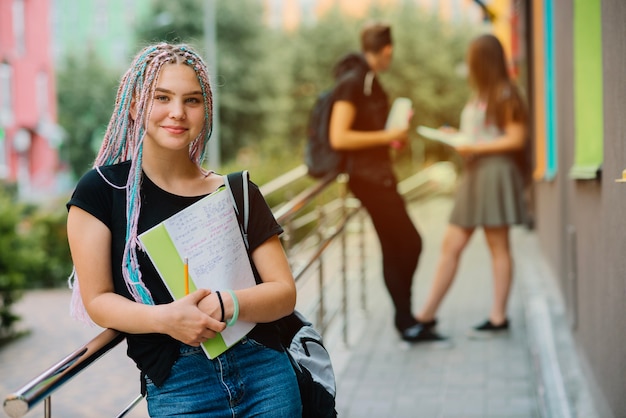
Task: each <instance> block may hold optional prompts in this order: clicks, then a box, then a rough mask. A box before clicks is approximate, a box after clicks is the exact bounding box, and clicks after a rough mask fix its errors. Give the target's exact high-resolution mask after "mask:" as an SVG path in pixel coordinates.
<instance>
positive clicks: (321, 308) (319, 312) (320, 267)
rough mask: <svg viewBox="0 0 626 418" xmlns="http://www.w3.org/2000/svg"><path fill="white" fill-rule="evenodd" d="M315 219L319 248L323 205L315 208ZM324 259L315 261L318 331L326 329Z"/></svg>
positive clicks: (322, 236) (320, 245) (321, 241)
mask: <svg viewBox="0 0 626 418" xmlns="http://www.w3.org/2000/svg"><path fill="white" fill-rule="evenodd" d="M316 210H317V219H318V225H319V227H318V228H317V242H318V243H319V247H320V248H321V247H322V246H323V245H324V238H325V237H324V234H325V233H324V228H323V225H324V218H325V216H326V214H325V213H324V206H323V205H318V206H317V208H316ZM323 260H324V257H323V256H322V257H320V258H319V259H318V260H317V263H318V264H317V266H318V269H317V280H318V286H319V292H320V298H319V301H320V305H319V309H318V310H317V323H318V326H319V328H320V329H322V330H324V329H326V325H325V324H324V316H325V315H326V313H325V308H326V307H325V306H324V261H323Z"/></svg>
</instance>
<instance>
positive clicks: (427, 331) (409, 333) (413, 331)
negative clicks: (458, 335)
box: [400, 323, 447, 343]
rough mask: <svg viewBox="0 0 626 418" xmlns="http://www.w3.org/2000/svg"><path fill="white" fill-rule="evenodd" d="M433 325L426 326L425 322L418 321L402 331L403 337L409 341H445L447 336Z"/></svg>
mask: <svg viewBox="0 0 626 418" xmlns="http://www.w3.org/2000/svg"><path fill="white" fill-rule="evenodd" d="M433 327H434V325H433V326H425V324H422V323H417V324H415V325H412V326H410V327H408V328H406V329H405V330H404V331H402V332H401V333H400V334H401V338H402V339H403V340H404V341H406V342H409V343H419V342H432V341H445V340H447V338H446V337H444V336H442V335H439V334H438V333H437V332H436V331H435V330H434V329H433Z"/></svg>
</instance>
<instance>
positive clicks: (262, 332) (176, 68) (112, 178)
mask: <svg viewBox="0 0 626 418" xmlns="http://www.w3.org/2000/svg"><path fill="white" fill-rule="evenodd" d="M211 127H212V94H211V86H210V84H209V76H208V71H207V67H206V65H205V63H204V62H203V61H202V59H201V58H200V57H199V56H198V55H197V54H196V53H195V52H194V51H193V50H192V49H190V48H189V47H187V46H184V45H171V44H166V43H161V44H156V45H152V46H148V47H146V48H144V49H143V50H142V51H140V52H139V54H138V55H137V56H136V57H135V59H134V61H133V63H132V65H131V66H130V68H129V69H128V71H127V72H126V74H125V75H124V76H123V78H122V80H121V83H120V86H119V89H118V93H117V98H116V101H115V108H114V111H113V114H112V116H111V119H110V122H109V125H108V129H107V131H106V134H105V136H104V140H103V143H102V146H101V148H100V151H99V153H98V156H97V158H96V160H95V163H94V168H93V169H92V170H91V171H89V172H87V173H86V174H85V175H84V176H83V177H82V178H81V179H80V181H79V183H78V185H77V187H76V189H75V191H74V193H73V195H72V197H71V199H70V201H69V202H68V204H67V207H68V210H69V213H68V221H67V229H68V240H69V244H70V250H71V253H72V259H73V262H74V266H75V280H74V282H73V287H74V290H75V292H74V295H75V296H76V297H75V298H74V300H73V308H74V312H75V313H76V314H78V315H79V316H80V313H81V312H82V313H86V314H88V316H89V318H90V319H91V320H92V321H93V322H95V323H96V324H98V325H99V326H101V327H104V328H113V329H116V330H119V331H121V332H123V333H125V335H126V340H127V343H128V351H127V352H128V355H129V357H130V358H132V359H133V360H134V361H135V363H136V364H137V367H138V368H139V369H140V370H141V377H142V389H143V390H145V392H144V393H146V395H147V396H146V399H147V404H148V412H149V414H150V416H153V417H171V416H186V417H226V416H227V417H249V416H257V415H262V416H265V417H289V418H291V417H294V416H299V415H300V414H301V403H300V394H299V390H298V384H297V381H296V377H295V374H294V371H293V369H292V366H291V364H290V361H289V359H288V357H287V355H286V353H284V351H283V350H282V349H281V348H280V342H279V340H278V336H277V335H276V332H275V328H274V327H273V326H271V325H270V324H269V323H271V322H272V321H274V320H276V319H279V318H281V317H283V316H285V315H287V314H289V313H291V312H292V311H293V309H294V305H295V300H296V289H295V283H294V280H293V276H292V274H291V271H290V268H289V265H288V263H287V259H286V257H285V254H284V252H283V248H282V246H281V244H280V241H279V239H278V235H279V234H280V233H281V232H282V229H281V227H280V226H279V225H278V224H277V222H276V220H275V219H274V217H273V215H272V213H271V211H270V210H269V207H268V206H267V203H266V202H265V200H264V199H263V197H262V195H261V194H260V192H259V189H258V187H257V186H256V185H254V184H251V185H250V219H249V232H250V235H249V237H248V238H249V247H250V251H251V255H252V259H253V261H254V264H255V266H256V268H257V270H258V273H259V275H260V277H261V279H262V283H261V284H259V285H257V286H254V287H252V288H248V289H243V290H237V291H235V292H234V297H231V295H230V294H229V293H227V292H223V293H222V294H221V295H219V294H218V293H217V292H212V291H211V289H199V290H197V291H195V292H193V293H191V294H189V295H188V296H186V297H184V298H181V299H178V300H176V301H174V300H173V299H172V298H171V296H170V294H169V292H168V291H167V289H166V288H165V286H164V284H163V282H162V280H161V279H160V278H159V275H158V273H157V271H156V269H155V267H154V266H153V264H152V263H151V262H150V260H149V258H148V256H147V255H146V254H145V253H144V252H143V251H141V249H140V246H139V241H138V238H137V237H138V235H139V234H141V233H142V232H144V231H146V230H148V229H150V228H151V227H153V226H154V225H156V224H158V223H160V222H162V221H163V220H165V219H166V218H168V217H170V216H171V215H173V214H175V213H177V212H179V211H180V210H182V209H184V208H185V207H187V206H189V205H191V204H193V203H195V202H197V201H198V200H200V199H202V198H203V197H204V196H207V195H209V194H210V193H212V192H214V191H216V190H217V189H219V188H221V187H224V181H223V177H222V176H220V175H218V174H216V173H214V172H213V171H207V170H205V169H203V168H202V166H201V163H202V161H203V160H204V157H205V152H206V149H207V148H206V147H207V142H208V140H209V136H210V134H211ZM220 296H221V300H220ZM237 303H238V305H239V313H238V318H239V320H244V321H249V322H254V323H257V324H258V325H256V327H255V328H254V329H253V330H252V331H251V332H250V333H249V334H248V336H247V337H245V338H244V339H243V340H241V341H240V342H239V343H238V344H236V345H235V346H233V347H231V348H230V349H229V350H228V351H226V352H225V353H223V354H222V355H220V356H218V357H217V358H215V359H213V360H210V359H208V357H207V356H206V355H205V354H204V352H203V350H202V349H201V347H200V344H201V343H202V342H204V341H206V340H207V339H210V338H213V337H215V335H216V333H218V332H221V331H222V330H224V328H225V327H226V324H225V321H229V320H231V319H232V318H233V316H236V315H237V314H236V313H235V310H236V305H237ZM83 318H87V315H84V316H83Z"/></svg>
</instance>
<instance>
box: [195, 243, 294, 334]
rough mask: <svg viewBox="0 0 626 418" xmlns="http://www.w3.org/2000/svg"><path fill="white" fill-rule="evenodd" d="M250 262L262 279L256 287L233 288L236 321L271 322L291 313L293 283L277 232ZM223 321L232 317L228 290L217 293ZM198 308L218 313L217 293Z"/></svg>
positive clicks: (259, 248)
mask: <svg viewBox="0 0 626 418" xmlns="http://www.w3.org/2000/svg"><path fill="white" fill-rule="evenodd" d="M252 260H253V261H254V265H255V266H256V268H257V271H258V272H259V275H260V276H261V279H262V280H263V283H261V284H258V285H256V286H253V287H250V288H247V289H241V290H237V291H235V295H236V296H237V299H238V300H239V320H242V321H250V322H257V323H258V322H261V323H262V322H271V321H274V320H276V319H279V318H282V317H283V316H286V315H288V314H290V313H291V312H293V310H294V308H295V305H296V283H295V280H294V278H293V275H292V274H291V268H290V267H289V263H288V261H287V256H286V255H285V252H284V250H283V247H282V245H281V243H280V240H279V238H278V236H277V235H273V236H272V237H270V238H269V239H268V240H267V241H265V242H264V243H263V244H261V245H260V246H259V247H258V248H256V249H255V250H254V252H253V253H252ZM221 296H222V300H223V302H224V311H225V315H224V317H225V320H229V319H230V318H232V316H233V311H234V304H233V300H232V298H231V297H230V295H229V294H228V292H221ZM199 306H200V308H201V309H202V310H203V311H204V312H207V313H209V314H210V315H211V316H213V317H214V318H217V317H218V313H220V315H221V312H220V308H219V301H218V300H217V296H215V295H213V294H212V295H210V296H209V297H207V298H204V299H203V300H202V302H201V303H200V305H199Z"/></svg>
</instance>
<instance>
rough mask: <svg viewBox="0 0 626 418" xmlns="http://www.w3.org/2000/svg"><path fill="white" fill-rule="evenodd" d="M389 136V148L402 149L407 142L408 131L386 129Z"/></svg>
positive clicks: (403, 129) (405, 129) (406, 129)
mask: <svg viewBox="0 0 626 418" xmlns="http://www.w3.org/2000/svg"><path fill="white" fill-rule="evenodd" d="M386 132H387V133H388V135H389V146H391V147H392V148H395V149H402V148H404V147H405V146H406V144H407V142H408V141H409V129H408V128H401V129H397V128H396V129H388V130H387V131H386Z"/></svg>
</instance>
